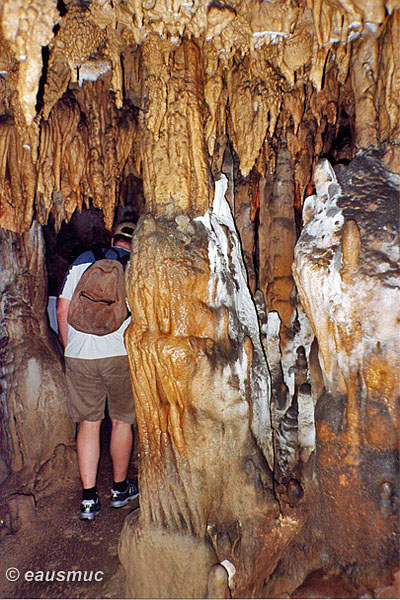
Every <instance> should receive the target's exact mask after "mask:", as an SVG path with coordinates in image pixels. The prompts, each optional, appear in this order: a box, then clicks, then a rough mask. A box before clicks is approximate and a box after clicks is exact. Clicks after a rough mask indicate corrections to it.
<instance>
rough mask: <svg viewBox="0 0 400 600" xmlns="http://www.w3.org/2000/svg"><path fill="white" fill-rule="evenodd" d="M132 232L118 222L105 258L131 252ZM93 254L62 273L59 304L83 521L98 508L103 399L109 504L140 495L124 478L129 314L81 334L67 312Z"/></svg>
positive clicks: (130, 416)
mask: <svg viewBox="0 0 400 600" xmlns="http://www.w3.org/2000/svg"><path fill="white" fill-rule="evenodd" d="M134 230H135V224H134V223H128V222H124V223H120V224H119V225H117V226H116V227H115V229H114V232H113V237H112V240H111V247H107V248H104V249H103V251H102V252H103V257H104V258H105V259H117V260H119V259H121V258H123V257H127V256H129V253H130V248H131V242H132V235H133V232H134ZM96 258H97V257H96V252H95V251H92V250H88V251H86V252H84V253H83V254H81V255H80V256H78V258H77V259H76V260H75V261H74V262H73V263H72V265H71V266H70V268H69V270H68V272H67V274H66V276H65V279H64V282H63V286H62V289H61V293H60V296H59V298H58V303H57V320H58V328H59V335H60V339H61V343H62V345H63V347H64V356H65V365H66V378H67V385H68V390H69V397H70V399H69V413H70V416H71V417H72V419H73V420H74V421H75V422H76V423H78V434H77V454H78V466H79V473H80V477H81V480H82V502H81V505H80V509H79V516H80V518H81V519H84V520H92V519H94V518H95V517H96V516H97V515H98V514H99V512H100V499H99V494H98V491H97V486H96V480H97V469H98V464H99V458H100V426H101V422H102V420H103V418H104V414H105V404H106V399H107V403H108V414H109V417H110V419H111V423H112V430H111V439H110V454H111V459H112V466H113V478H114V482H113V486H112V489H111V500H110V504H111V506H112V507H114V508H120V507H121V506H125V505H126V504H127V503H128V502H129V501H131V500H133V499H134V498H137V497H138V495H139V490H138V485H137V481H133V480H130V479H128V478H127V474H128V468H129V463H130V457H131V453H132V443H133V432H132V425H134V424H135V421H136V416H135V408H134V400H133V393H132V388H131V381H130V374H129V366H128V355H127V351H126V348H125V344H124V332H125V330H126V328H127V327H128V325H129V322H130V316H128V317H127V318H126V319H125V320H124V321H123V323H122V325H121V326H120V327H119V328H118V329H117V330H116V331H113V332H112V333H108V334H106V335H93V334H89V333H83V332H82V331H78V330H76V329H74V327H72V326H71V325H70V323H68V310H69V307H70V303H71V299H72V297H73V295H74V291H75V288H76V286H77V285H78V283H79V281H80V279H81V277H82V275H83V273H84V272H85V271H86V270H87V269H88V268H89V267H90V266H91V265H92V264H93V263H94V262H95V261H96ZM125 260H127V258H126V259H125Z"/></svg>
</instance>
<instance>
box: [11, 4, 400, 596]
mask: <svg viewBox="0 0 400 600" xmlns="http://www.w3.org/2000/svg"><path fill="white" fill-rule="evenodd" d="M0 23H1V27H0V246H1V255H0V256H1V274H0V287H1V293H2V296H1V309H0V373H1V387H0V431H1V437H0V503H2V504H4V505H5V506H9V507H10V506H13V507H14V508H13V509H12V510H11V509H10V508H9V509H8V510H9V511H10V510H11V512H12V513H13V515H14V517H13V519H14V525H13V524H12V519H11V517H9V518H8V521H7V522H6V523H5V524H4V523H3V521H2V527H3V525H4V528H5V529H7V533H11V532H12V530H13V528H14V529H18V505H19V504H18V503H19V500H18V498H20V501H21V502H20V504H21V507H20V510H21V511H22V508H23V504H24V502H25V499H24V498H25V497H26V495H27V494H30V495H33V496H34V497H35V498H41V497H44V496H46V494H47V495H48V494H50V493H51V492H52V491H54V485H51V481H52V480H53V479H54V478H55V477H56V476H57V473H59V472H64V473H68V472H69V471H71V472H74V470H76V456H75V450H74V433H75V432H74V427H73V424H72V422H71V421H70V419H69V416H68V414H67V391H66V386H65V374H64V370H63V357H62V352H61V350H60V344H59V342H58V340H57V336H56V333H55V332H54V331H52V329H51V328H50V327H49V318H48V312H47V306H48V298H49V296H50V297H56V296H57V295H58V293H59V290H60V285H61V283H62V281H63V277H64V275H65V273H66V270H67V269H68V265H69V264H70V262H71V261H72V260H73V259H74V258H76V256H77V255H78V254H80V252H82V251H83V250H86V249H88V248H90V247H92V246H93V245H94V244H107V243H108V242H109V240H110V238H111V231H112V228H113V226H114V225H115V224H116V223H119V222H121V221H124V220H133V221H134V222H135V223H137V227H136V230H135V235H134V238H133V241H132V249H131V259H130V264H129V267H128V270H127V273H126V287H127V297H128V302H129V307H130V311H131V313H132V323H131V325H130V327H129V329H128V331H127V335H126V338H125V341H126V345H127V349H128V354H129V361H130V370H131V381H132V387H133V391H134V396H135V407H136V413H137V418H138V440H139V446H140V456H141V458H140V466H139V484H140V513H139V515H137V514H136V513H135V515H130V516H128V517H127V519H126V520H125V522H124V526H123V530H122V533H121V537H120V545H119V559H120V561H121V563H122V566H123V569H124V574H125V575H124V576H125V593H126V596H127V597H134V598H162V597H170V598H182V597H186V598H203V597H204V598H206V597H209V598H230V597H232V598H250V597H252V598H253V597H254V598H257V597H258V598H283V597H286V598H287V597H290V598H301V597H302V598H325V597H326V598H328V597H339V596H338V595H336V596H332V595H331V594H332V593H333V592H332V589H333V588H334V589H335V590H336V592H335V593H336V594H338V593H339V594H340V593H341V594H345V595H343V596H342V597H349V598H360V597H363V598H384V597H387V598H396V597H399V596H398V594H399V590H398V585H399V581H400V579H399V577H400V569H399V562H398V545H399V539H398V534H399V532H398V509H399V458H398V446H399V444H398V441H399V440H398V432H399V404H398V398H399V395H398V386H399V372H400V369H399V366H400V365H399V337H400V335H399V323H400V314H399V310H400V302H399V300H400V298H399V287H400V285H399V283H400V279H399V191H400V73H399V67H398V64H399V56H400V3H399V0H365V1H362V2H361V1H359V0H264V1H263V0H247V1H246V2H240V1H239V0H227V1H219V0H212V1H205V0H185V1H183V0H58V1H57V0H41V2H37V1H35V0H18V1H16V0H1V2H0ZM396 56H397V58H396ZM11 496H12V502H11V501H10V500H9V499H10V497H11ZM7 503H8V504H7ZM16 506H17V508H15V507H16ZM155 563H156V564H157V565H158V568H157V569H156V571H155V570H154V567H153V565H154V564H155ZM338 590H339V591H338Z"/></svg>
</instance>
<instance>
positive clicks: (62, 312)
mask: <svg viewBox="0 0 400 600" xmlns="http://www.w3.org/2000/svg"><path fill="white" fill-rule="evenodd" d="M70 303H71V301H70V300H66V299H65V298H59V299H58V301H57V321H58V333H59V336H60V340H61V343H62V345H63V348H65V346H66V345H67V337H68V334H67V329H68V328H67V316H68V309H69V305H70Z"/></svg>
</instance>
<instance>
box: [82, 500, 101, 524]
mask: <svg viewBox="0 0 400 600" xmlns="http://www.w3.org/2000/svg"><path fill="white" fill-rule="evenodd" d="M99 512H100V500H99V497H98V496H97V497H96V498H95V499H92V500H82V502H81V507H80V513H79V516H80V518H81V519H83V520H86V521H92V520H93V519H94V518H95V517H97V515H98V514H99Z"/></svg>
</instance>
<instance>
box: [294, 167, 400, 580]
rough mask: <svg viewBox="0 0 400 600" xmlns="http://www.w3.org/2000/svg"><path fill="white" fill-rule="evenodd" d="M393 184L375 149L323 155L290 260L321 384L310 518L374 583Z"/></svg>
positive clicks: (391, 337)
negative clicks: (348, 158)
mask: <svg viewBox="0 0 400 600" xmlns="http://www.w3.org/2000/svg"><path fill="white" fill-rule="evenodd" d="M399 183H400V181H399V178H398V176H396V175H394V174H393V173H391V172H390V171H388V170H387V169H386V168H385V167H384V165H383V164H382V162H381V161H380V160H379V159H378V158H377V157H374V156H373V155H372V156H369V155H359V156H357V157H356V158H355V159H354V161H353V162H352V163H351V164H350V165H349V167H347V168H345V169H343V168H341V169H338V170H337V175H336V174H335V172H334V171H333V169H332V167H331V166H330V164H329V163H328V162H326V161H325V162H323V163H322V164H321V165H320V166H319V167H318V169H317V170H316V173H315V184H316V194H315V195H314V196H311V197H309V198H307V200H306V201H305V205H304V213H303V214H304V222H305V227H304V229H303V231H302V234H301V236H300V238H299V241H298V243H297V245H296V251H295V261H294V266H293V273H294V277H295V281H296V284H297V287H298V290H299V294H300V298H301V302H302V304H303V306H304V308H305V311H306V313H307V315H308V317H309V319H310V321H311V323H312V327H313V330H314V333H315V335H316V337H317V339H318V345H319V357H320V363H321V368H322V374H323V378H324V384H325V391H324V392H323V393H322V395H321V396H320V397H319V399H318V403H317V406H316V429H317V449H316V460H317V463H316V476H317V479H318V481H319V485H320V486H321V495H319V494H318V498H319V500H318V501H317V506H318V511H320V512H319V514H318V512H317V516H316V519H317V521H318V522H319V527H320V528H321V529H322V530H323V531H324V532H325V535H326V536H327V537H326V542H325V543H326V546H327V547H328V552H329V553H332V554H333V556H334V557H335V560H336V561H337V564H341V565H346V564H350V563H351V562H352V561H356V562H357V563H358V567H357V570H356V572H355V573H354V574H353V582H356V583H358V584H360V583H361V582H363V584H364V585H368V584H370V585H372V587H373V586H374V585H376V583H377V581H379V580H380V581H381V582H382V581H383V580H384V578H385V574H386V573H387V570H390V568H391V566H393V565H394V564H396V550H395V548H396V546H397V544H398V530H397V524H396V521H397V516H396V515H397V514H398V509H399V489H398V476H397V475H396V473H398V462H397V461H398V454H397V453H398V444H399V440H398V434H399V424H398V415H397V413H396V403H397V394H398V386H399V372H400V371H399V355H398V342H399V328H398V322H399V320H398V319H399V306H400V304H399V283H400V279H399V255H398V234H399V232H398V224H399V192H400V187H399ZM314 501H315V499H314ZM349 514H351V518H348V517H349ZM328 532H329V538H328ZM386 576H387V574H386Z"/></svg>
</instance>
